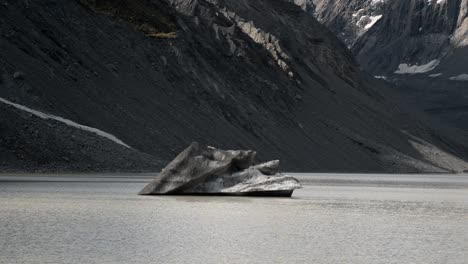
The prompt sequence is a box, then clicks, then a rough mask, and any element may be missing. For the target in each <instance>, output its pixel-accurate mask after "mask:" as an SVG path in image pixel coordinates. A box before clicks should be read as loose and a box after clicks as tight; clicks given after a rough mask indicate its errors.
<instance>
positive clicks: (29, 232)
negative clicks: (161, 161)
mask: <svg viewBox="0 0 468 264" xmlns="http://www.w3.org/2000/svg"><path fill="white" fill-rule="evenodd" d="M291 175H293V176H296V177H298V178H299V179H300V180H301V181H302V182H303V186H304V188H303V189H300V190H296V191H295V192H294V195H293V198H258V197H257V198H248V197H195V196H171V197H169V196H138V195H136V193H137V192H138V191H139V190H140V189H141V188H143V186H145V184H146V183H147V182H149V181H150V180H151V178H152V177H151V176H149V175H136V176H132V175H14V176H13V175H8V174H3V175H1V176H0V263H8V264H10V263H398V264H401V263H425V264H426V263H437V264H440V263H460V264H462V263H463V264H466V263H468V258H467V256H468V175H372V174H367V175H366V174H291Z"/></svg>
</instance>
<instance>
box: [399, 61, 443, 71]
mask: <svg viewBox="0 0 468 264" xmlns="http://www.w3.org/2000/svg"><path fill="white" fill-rule="evenodd" d="M439 63H440V61H439V60H432V61H430V62H428V63H426V64H422V65H417V64H416V65H410V64H406V63H403V64H400V65H399V66H398V70H396V71H395V73H396V74H417V73H425V72H428V71H432V70H434V69H435V68H436V67H437V66H439Z"/></svg>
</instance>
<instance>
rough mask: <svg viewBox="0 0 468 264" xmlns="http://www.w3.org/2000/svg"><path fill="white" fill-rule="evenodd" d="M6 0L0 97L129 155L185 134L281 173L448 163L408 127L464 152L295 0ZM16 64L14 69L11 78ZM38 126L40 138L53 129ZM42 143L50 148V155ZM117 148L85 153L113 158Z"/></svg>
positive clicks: (429, 167) (169, 147)
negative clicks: (255, 157) (429, 154)
mask: <svg viewBox="0 0 468 264" xmlns="http://www.w3.org/2000/svg"><path fill="white" fill-rule="evenodd" d="M7 2H8V5H0V24H1V25H2V26H1V27H0V97H1V98H4V99H6V100H8V101H11V102H14V103H17V104H19V105H23V106H27V107H29V108H31V109H35V110H38V111H41V112H43V113H48V114H51V115H55V116H59V117H62V118H64V119H67V120H73V121H74V122H76V123H79V124H82V125H85V126H88V127H92V128H96V129H99V130H101V131H104V132H107V133H110V134H112V135H114V136H116V137H117V138H119V139H120V140H122V141H123V142H125V143H126V144H127V145H128V146H130V147H131V149H132V150H133V151H135V152H136V153H140V154H141V155H135V156H134V157H132V158H135V159H137V158H138V157H141V158H142V159H143V157H149V158H150V161H151V162H152V161H153V160H156V161H157V163H158V164H167V162H169V161H170V160H171V159H172V158H173V157H174V156H175V155H176V154H177V153H179V151H180V150H181V149H182V148H183V147H185V146H186V145H188V144H189V143H190V142H192V141H198V142H201V143H204V144H213V145H216V146H219V147H221V148H226V149H227V148H228V149H256V150H258V151H259V153H260V154H259V155H260V156H259V158H260V159H261V160H271V159H274V158H279V159H281V161H282V166H283V167H284V168H285V169H286V170H291V171H301V170H302V171H340V172H344V171H348V172H350V171H360V172H362V171H364V172H382V171H392V172H393V171H395V172H403V171H411V172H415V171H434V170H442V171H446V170H452V169H451V168H450V166H441V167H437V168H434V164H433V163H432V162H431V161H428V160H427V159H426V158H425V156H424V155H423V154H421V152H420V151H418V150H417V149H415V148H414V146H413V145H412V143H411V141H412V140H413V137H417V138H420V139H422V140H424V142H430V143H431V144H432V145H433V146H434V147H435V148H439V149H441V150H443V151H445V152H447V153H451V154H453V155H455V156H457V157H459V158H462V159H463V158H465V157H467V156H468V155H467V151H466V144H467V143H466V142H468V140H465V137H464V136H463V135H461V136H460V135H458V134H455V135H454V134H445V132H443V131H442V130H438V129H432V128H430V126H429V125H428V124H427V123H426V122H425V121H421V120H422V119H421V118H420V117H419V116H418V115H417V114H415V113H414V112H412V111H407V110H405V108H404V107H403V106H401V105H400V104H399V103H398V101H399V98H396V99H395V98H392V96H389V95H388V94H387V91H386V88H385V87H386V86H385V84H381V83H379V82H377V81H375V80H372V79H368V78H367V77H366V76H365V74H363V73H362V72H361V70H360V68H359V66H358V65H357V64H356V63H355V61H354V58H353V56H352V54H351V53H350V52H349V50H348V49H346V47H345V45H343V44H342V43H341V42H340V41H339V40H338V39H337V38H336V37H335V36H334V35H332V34H331V33H330V32H329V30H327V29H326V28H324V27H323V26H322V25H321V24H320V23H318V22H317V21H316V20H315V19H314V18H313V17H312V16H311V15H310V13H308V12H305V11H304V9H303V8H301V7H300V6H297V5H295V4H294V3H299V2H301V1H294V3H292V2H289V1H285V0H268V1H267V0H236V1H234V0H216V1H206V0H198V1H188V0H171V1H156V0H154V1H149V0H132V1H130V0H125V1H123V0H122V1H110V0H99V1H98V0H95V1H85V0H83V1H78V0H76V1H74V0H47V1H46V2H39V1H24V0H18V1H7ZM304 3H306V4H307V3H309V2H307V1H306V2H304ZM306 7H307V5H306ZM309 8H310V5H309ZM306 9H307V8H306ZM15 72H23V73H24V76H25V78H22V79H18V78H16V79H15V78H14V73H15ZM14 118H15V117H14V115H11V116H10V115H9V116H8V117H4V119H3V120H2V122H4V123H5V124H4V125H3V126H0V128H4V127H8V131H9V133H10V135H15V133H16V134H18V135H24V136H25V137H26V136H27V135H29V134H25V133H24V130H25V128H24V127H23V126H20V125H17V123H16V122H14V121H15V120H12V119H14ZM41 121H44V122H45V124H48V123H49V122H50V120H49V121H48V120H41ZM25 122H28V120H25ZM6 123H8V125H6ZM41 124H43V123H41ZM67 128H68V129H66V130H64V133H57V134H53V135H55V136H59V135H60V136H61V137H63V139H64V141H67V140H68V139H70V138H72V136H73V135H74V133H78V135H82V137H83V138H86V139H83V141H85V142H83V144H85V145H86V146H88V145H90V146H92V145H93V144H92V141H90V140H89V139H88V138H87V137H85V136H84V135H88V133H87V132H83V131H76V128H73V127H67ZM39 133H41V135H42V136H43V138H51V140H52V138H54V137H48V135H49V133H55V132H53V131H52V130H49V129H44V130H39ZM91 136H93V138H94V136H95V135H91ZM28 137H29V136H28ZM101 140H107V139H105V138H104V139H103V138H101ZM88 141H89V142H88ZM9 142H10V143H8V144H7V143H5V142H4V141H0V151H4V150H6V149H7V150H8V153H11V154H10V155H9V160H14V159H17V160H20V159H21V160H25V161H27V162H29V165H28V166H30V167H34V166H37V168H38V169H41V170H54V165H51V163H50V162H49V163H47V162H46V163H43V162H38V159H39V157H40V155H39V154H40V153H42V152H45V151H46V150H44V147H43V146H45V144H42V143H41V144H37V145H36V144H31V145H29V148H30V149H29V151H28V152H27V153H38V155H31V154H28V155H29V156H28V157H25V158H24V159H23V158H21V152H20V150H18V149H15V148H13V147H12V144H11V141H9ZM24 142H32V140H29V139H24ZM43 142H44V143H46V141H43ZM60 142H62V141H60ZM86 142H88V143H89V144H88V143H86ZM106 142H107V141H106ZM108 143H110V144H114V143H112V142H108ZM59 147H60V146H59V145H57V146H56V147H54V148H53V149H59ZM117 147H119V148H120V146H117ZM77 148H78V149H79V150H80V153H81V151H83V152H86V151H90V152H91V150H88V148H79V147H77ZM47 150H48V149H47ZM135 152H133V153H135ZM47 153H49V154H48V155H47V157H48V159H50V160H60V159H61V156H62V154H61V153H60V154H58V153H57V154H55V153H56V152H55V151H51V152H47ZM71 153H76V152H74V151H70V158H69V159H70V160H75V162H73V163H66V162H64V163H63V168H65V169H66V168H67V166H69V167H68V169H69V170H75V168H76V167H74V166H72V164H82V163H80V162H79V160H81V159H84V158H83V156H81V155H72V154H71ZM128 153H129V152H127V151H125V152H120V151H119V152H117V151H109V152H108V153H102V152H99V153H97V154H96V155H90V156H88V157H90V159H92V160H93V162H91V163H90V164H102V163H106V164H105V166H106V167H112V165H113V164H114V163H113V162H112V160H118V159H117V156H119V157H120V158H122V157H121V156H120V155H128ZM103 155H106V156H105V157H106V158H103V157H102V156H103ZM84 156H86V155H84ZM112 157H114V158H115V159H112ZM123 157H125V156H123ZM402 157H404V158H402ZM75 158H76V159H75ZM99 161H102V163H100V162H99ZM143 161H145V162H144V163H145V164H147V163H146V161H147V160H146V159H143ZM151 162H150V163H151ZM8 164H17V163H15V162H9V163H8ZM38 164H39V165H38ZM41 164H44V165H41ZM67 164H68V165H67ZM135 164H136V163H135ZM12 166H13V165H12ZM102 166H104V164H102ZM136 168H137V165H135V166H134V167H131V166H129V167H127V169H128V170H130V171H132V170H134V169H136ZM145 168H148V167H145ZM150 168H151V166H150ZM16 169H21V167H17V168H16ZM86 169H87V170H90V171H93V170H96V171H99V170H100V166H97V165H92V166H91V167H90V168H86ZM148 170H152V169H148Z"/></svg>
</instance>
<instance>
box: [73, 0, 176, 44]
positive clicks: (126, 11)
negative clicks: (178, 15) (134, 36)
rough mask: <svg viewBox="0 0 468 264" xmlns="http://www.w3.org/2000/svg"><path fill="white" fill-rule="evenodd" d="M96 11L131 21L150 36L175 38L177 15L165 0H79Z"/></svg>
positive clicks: (136, 27) (135, 26)
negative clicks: (163, 0) (158, 0)
mask: <svg viewBox="0 0 468 264" xmlns="http://www.w3.org/2000/svg"><path fill="white" fill-rule="evenodd" d="M78 1H79V2H80V3H81V4H82V5H84V6H85V7H87V8H89V9H91V10H92V11H94V12H96V13H101V14H106V15H109V16H112V17H114V18H118V19H122V20H124V21H127V22H129V23H130V24H132V25H133V26H134V28H135V30H138V31H141V32H143V33H144V34H145V36H148V37H155V38H175V37H177V35H176V24H175V16H174V14H173V13H172V12H171V11H170V10H171V8H170V7H169V6H168V4H166V3H164V2H162V1H161V2H154V1H149V0H78Z"/></svg>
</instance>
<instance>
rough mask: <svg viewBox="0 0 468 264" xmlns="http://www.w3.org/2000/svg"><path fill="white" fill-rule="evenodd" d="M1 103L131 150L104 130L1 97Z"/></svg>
mask: <svg viewBox="0 0 468 264" xmlns="http://www.w3.org/2000/svg"><path fill="white" fill-rule="evenodd" d="M0 102H2V103H4V104H7V105H11V106H13V107H15V108H16V109H19V110H22V111H25V112H28V113H30V114H33V115H35V116H37V117H40V118H42V119H46V120H47V119H52V120H55V121H58V122H61V123H64V124H66V125H68V126H71V127H74V128H78V129H81V130H84V131H87V132H91V133H94V134H96V135H98V136H101V137H104V138H107V139H109V140H112V141H114V142H115V143H117V144H119V145H122V146H124V147H126V148H130V146H129V145H127V144H125V143H124V142H123V141H122V140H120V139H118V138H117V137H115V136H114V135H111V134H109V133H106V132H104V131H102V130H99V129H97V128H93V127H89V126H85V125H81V124H78V123H75V122H73V121H71V120H68V119H65V118H63V117H60V116H55V115H50V114H46V113H43V112H40V111H37V110H34V109H31V108H28V107H26V106H22V105H19V104H16V103H13V102H11V101H8V100H6V99H3V98H1V97H0Z"/></svg>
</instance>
